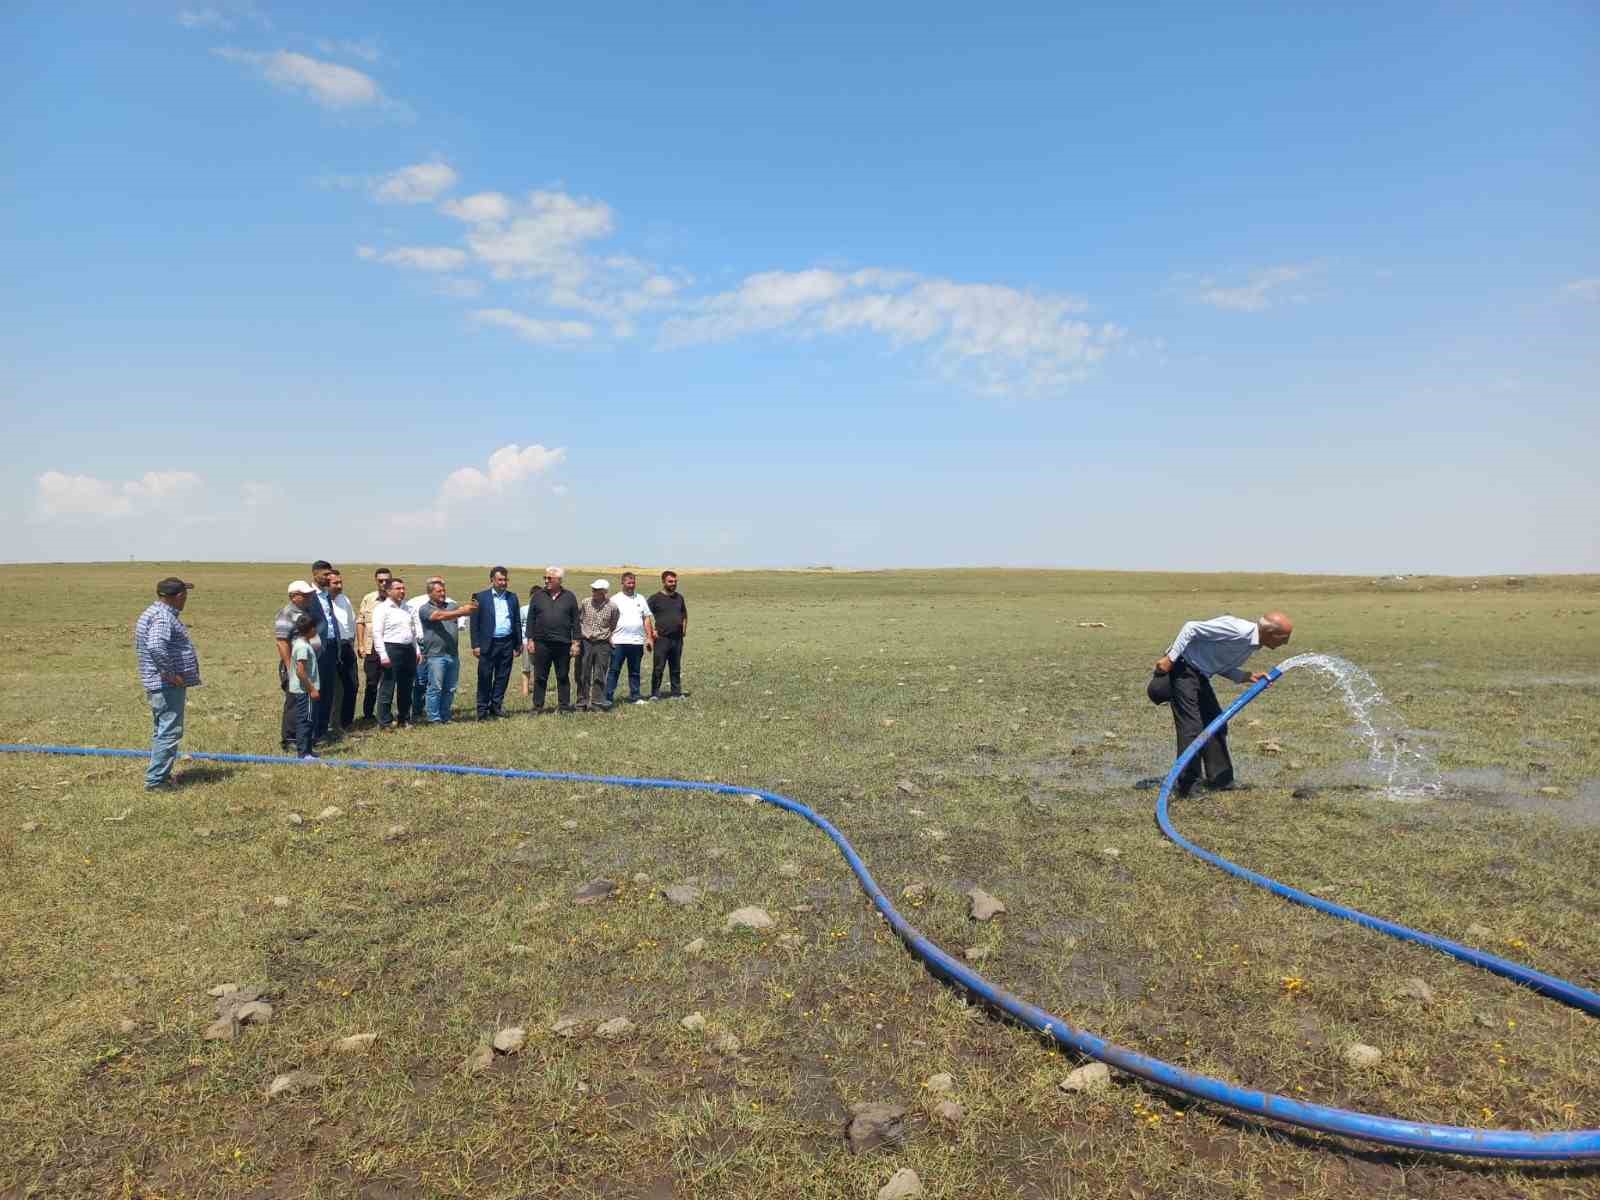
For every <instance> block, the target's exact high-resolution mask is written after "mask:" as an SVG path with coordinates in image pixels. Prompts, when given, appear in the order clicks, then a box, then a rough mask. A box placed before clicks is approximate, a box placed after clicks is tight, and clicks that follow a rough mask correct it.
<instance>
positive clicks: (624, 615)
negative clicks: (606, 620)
mask: <svg viewBox="0 0 1600 1200" xmlns="http://www.w3.org/2000/svg"><path fill="white" fill-rule="evenodd" d="M611 603H613V604H615V605H616V606H617V614H618V616H617V627H616V629H615V630H613V631H612V634H611V644H612V645H613V646H642V645H644V619H645V618H646V617H648V616H649V615H650V605H649V604H648V603H647V602H646V601H645V598H644V597H643V596H641V595H639V593H638V592H635V593H634V594H633V595H631V596H630V595H628V593H627V592H618V593H617V594H616V595H615V596H613V597H611Z"/></svg>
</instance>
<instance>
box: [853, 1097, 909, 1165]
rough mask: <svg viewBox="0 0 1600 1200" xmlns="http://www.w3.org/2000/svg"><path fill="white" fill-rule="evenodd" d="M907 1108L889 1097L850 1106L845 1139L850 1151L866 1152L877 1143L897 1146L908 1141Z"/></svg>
mask: <svg viewBox="0 0 1600 1200" xmlns="http://www.w3.org/2000/svg"><path fill="white" fill-rule="evenodd" d="M905 1137H906V1110H905V1109H904V1108H902V1107H901V1106H900V1105H898V1104H891V1103H889V1102H888V1101H886V1100H873V1101H869V1102H868V1103H865V1104H852V1105H851V1106H850V1123H849V1124H848V1125H846V1126H845V1131H844V1138H845V1142H846V1144H847V1145H848V1146H849V1147H850V1153H851V1154H864V1153H866V1152H867V1151H868V1150H872V1149H874V1148H876V1147H878V1146H884V1145H889V1146H897V1145H899V1144H900V1143H901V1142H903V1141H905Z"/></svg>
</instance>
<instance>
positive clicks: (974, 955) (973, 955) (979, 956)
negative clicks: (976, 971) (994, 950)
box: [961, 946, 989, 963]
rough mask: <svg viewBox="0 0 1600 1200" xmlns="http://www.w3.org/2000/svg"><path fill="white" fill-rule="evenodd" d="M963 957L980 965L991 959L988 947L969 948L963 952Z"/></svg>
mask: <svg viewBox="0 0 1600 1200" xmlns="http://www.w3.org/2000/svg"><path fill="white" fill-rule="evenodd" d="M961 957H962V958H964V959H966V960H967V961H968V962H975V963H979V962H982V961H983V960H984V959H986V958H988V957H989V947H988V946H968V947H967V948H966V949H965V950H963V951H962V952H961Z"/></svg>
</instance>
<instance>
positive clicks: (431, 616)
mask: <svg viewBox="0 0 1600 1200" xmlns="http://www.w3.org/2000/svg"><path fill="white" fill-rule="evenodd" d="M446 603H447V602H446V600H445V595H444V581H443V580H442V579H435V580H433V581H432V582H431V583H429V584H428V598H427V600H425V601H424V602H423V603H422V604H421V605H420V606H419V607H418V609H417V620H418V621H419V622H420V623H421V625H422V655H423V667H424V669H425V671H426V672H427V676H428V691H427V694H426V696H425V698H424V700H423V711H424V713H426V714H427V718H428V724H429V725H443V724H444V723H445V722H447V721H449V720H450V710H451V709H452V708H453V707H454V706H455V702H456V682H457V680H459V679H460V678H461V651H460V648H459V643H458V641H457V637H458V634H459V628H458V627H457V625H456V621H457V620H459V619H460V618H461V617H469V616H471V615H472V614H473V613H475V612H477V611H478V606H477V604H476V603H470V604H467V605H465V606H463V607H461V608H446V607H445V605H446Z"/></svg>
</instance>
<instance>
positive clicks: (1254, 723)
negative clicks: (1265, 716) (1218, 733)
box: [1244, 717, 1261, 729]
mask: <svg viewBox="0 0 1600 1200" xmlns="http://www.w3.org/2000/svg"><path fill="white" fill-rule="evenodd" d="M1244 727H1245V728H1246V729H1260V728H1261V719H1260V718H1259V717H1252V718H1250V720H1248V721H1246V722H1245V723H1244Z"/></svg>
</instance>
